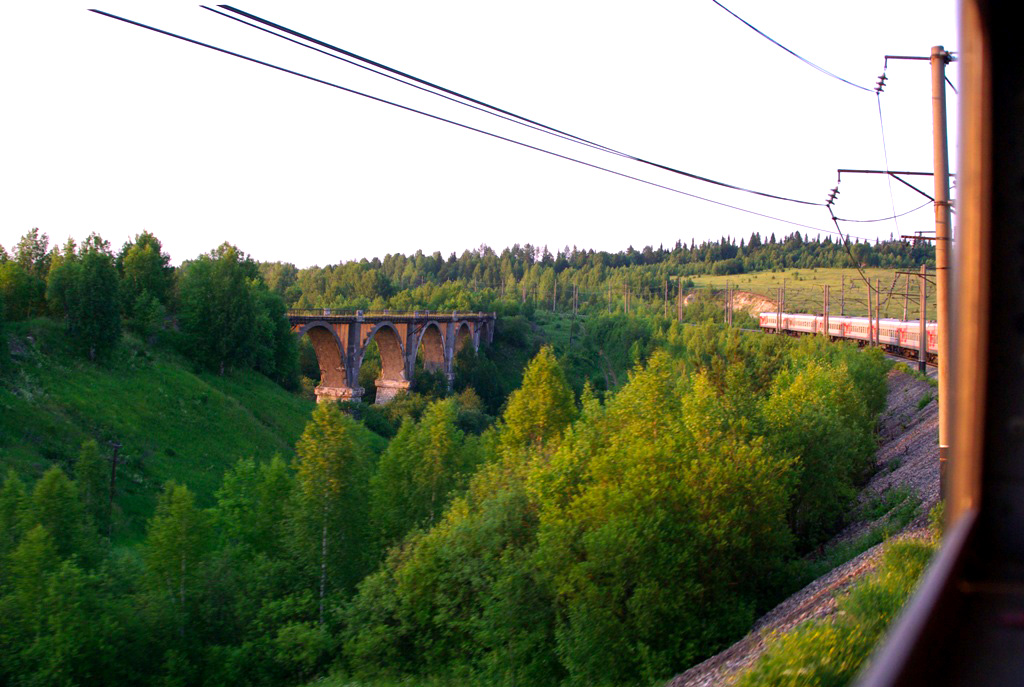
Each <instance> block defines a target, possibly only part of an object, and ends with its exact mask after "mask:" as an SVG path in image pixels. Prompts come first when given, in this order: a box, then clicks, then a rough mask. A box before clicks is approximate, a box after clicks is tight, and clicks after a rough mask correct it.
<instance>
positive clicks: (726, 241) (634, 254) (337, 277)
mask: <svg viewBox="0 0 1024 687" xmlns="http://www.w3.org/2000/svg"><path fill="white" fill-rule="evenodd" d="M928 262H934V248H932V247H931V246H929V245H926V242H924V241H920V242H910V241H905V240H895V239H892V240H887V241H878V242H876V243H867V242H855V243H852V244H850V245H848V246H847V245H845V244H844V243H842V242H839V241H833V240H832V239H831V237H827V238H825V239H823V240H822V239H820V238H815V239H813V240H811V239H806V238H804V237H803V235H802V234H801V233H800V232H799V231H797V232H793V233H792V234H790V235H789V236H786V237H785V238H783V239H782V240H776V238H775V236H774V234H773V235H771V236H770V237H769V238H768V239H766V240H762V238H761V236H760V235H759V234H757V233H754V234H752V235H751V236H750V239H749V241H748V240H744V239H741V240H740V241H739V244H737V243H736V240H735V239H734V238H731V237H725V238H722V239H721V240H719V241H705V242H704V243H701V244H700V245H697V244H696V243H694V242H691V243H690V245H689V246H687V245H686V244H685V243H683V242H681V241H680V242H677V243H676V245H675V246H674V247H673V248H671V249H666V248H664V247H658V248H653V247H651V246H647V247H645V248H644V249H643V250H635V249H634V248H632V247H630V248H627V249H626V250H625V251H620V252H618V253H608V252H604V251H594V250H580V249H577V248H575V247H573V248H569V247H568V246H567V247H565V248H564V249H562V250H559V251H557V252H556V253H554V254H552V253H551V252H550V251H549V250H548V249H547V247H543V248H541V247H537V246H532V245H529V244H527V245H524V246H520V245H519V244H516V245H514V246H512V247H511V248H506V249H504V250H502V251H501V252H500V253H498V252H495V251H494V250H492V249H491V248H489V247H487V246H481V247H480V248H478V249H476V250H472V251H470V250H467V251H464V252H463V253H462V255H460V256H456V255H455V254H454V253H452V254H451V255H449V256H448V257H447V258H444V257H443V256H442V255H441V253H439V252H435V253H433V254H432V255H425V254H424V253H422V252H420V251H417V252H416V253H414V254H413V255H408V256H407V255H402V254H389V255H387V256H385V257H384V258H383V259H380V258H374V259H372V260H367V259H363V260H359V261H352V262H347V263H341V264H336V265H328V266H325V267H310V268H306V269H299V268H296V267H295V266H294V265H292V264H290V263H279V262H274V263H262V264H261V265H260V270H261V273H262V274H263V278H264V280H265V281H266V283H267V285H268V287H269V288H270V289H271V290H273V291H275V292H277V293H278V294H280V295H281V296H282V297H283V298H284V300H285V302H286V303H288V305H289V306H290V307H298V308H319V307H332V308H362V309H378V308H391V309H396V310H398V309H413V308H417V307H418V308H425V307H429V308H430V309H434V310H453V309H471V308H477V309H486V310H500V309H501V308H502V307H503V306H502V304H519V305H523V304H524V303H529V304H531V306H534V305H535V306H536V307H540V308H557V309H559V310H566V309H570V308H572V305H573V301H574V289H576V290H577V292H578V293H582V294H583V295H582V296H581V297H577V298H576V301H577V302H582V303H584V304H587V305H589V304H593V303H600V305H601V306H602V307H605V308H607V307H608V306H609V305H610V304H611V303H613V302H615V303H620V302H621V300H620V299H622V298H623V297H624V296H623V294H624V292H625V290H626V289H629V290H631V291H632V293H633V294H634V295H640V296H642V297H645V298H648V299H653V300H658V301H660V300H661V296H662V293H663V289H664V288H665V285H666V282H671V286H672V288H673V289H675V288H676V283H677V282H678V281H679V280H681V279H684V278H686V277H691V276H696V275H702V274H712V275H721V274H742V273H745V272H754V271H762V270H781V269H788V268H815V267H850V268H852V267H854V266H863V267H888V268H897V267H905V268H915V267H918V266H919V265H921V264H922V263H928ZM672 296H673V294H672V293H670V294H669V297H670V298H671V297H672Z"/></svg>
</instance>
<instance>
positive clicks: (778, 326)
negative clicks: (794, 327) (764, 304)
mask: <svg viewBox="0 0 1024 687" xmlns="http://www.w3.org/2000/svg"><path fill="white" fill-rule="evenodd" d="M776 291H777V295H776V298H775V307H776V308H778V310H779V311H778V313H776V316H775V333H776V334H781V333H782V287H781V286H779V287H776Z"/></svg>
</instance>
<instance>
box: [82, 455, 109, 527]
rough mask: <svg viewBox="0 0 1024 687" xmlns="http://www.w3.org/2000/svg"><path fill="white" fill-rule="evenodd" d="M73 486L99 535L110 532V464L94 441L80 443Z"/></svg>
mask: <svg viewBox="0 0 1024 687" xmlns="http://www.w3.org/2000/svg"><path fill="white" fill-rule="evenodd" d="M75 484H76V485H77V486H78V494H79V496H80V497H81V500H82V505H83V507H84V509H85V512H86V514H87V515H88V516H89V518H90V519H91V520H92V522H93V523H94V524H95V526H96V529H97V530H98V531H99V532H100V533H101V534H107V533H108V532H109V530H110V517H111V512H110V506H111V504H110V464H109V461H107V460H104V458H103V455H102V454H101V453H100V447H99V444H97V443H96V440H95V439H87V440H85V441H84V442H82V447H81V448H80V449H79V451H78V457H77V459H76V460H75Z"/></svg>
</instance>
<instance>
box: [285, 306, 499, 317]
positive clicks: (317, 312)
mask: <svg viewBox="0 0 1024 687" xmlns="http://www.w3.org/2000/svg"><path fill="white" fill-rule="evenodd" d="M494 316H495V313H492V312H458V311H455V310H443V311H438V310H410V311H405V310H348V309H343V308H289V309H288V317H394V318H409V317H431V318H436V319H440V318H451V319H462V318H466V317H494Z"/></svg>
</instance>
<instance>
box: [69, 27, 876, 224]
mask: <svg viewBox="0 0 1024 687" xmlns="http://www.w3.org/2000/svg"><path fill="white" fill-rule="evenodd" d="M89 11H90V12H95V13H96V14H99V15H102V16H105V17H109V18H110V19H116V20H117V21H121V22H124V23H126V24H131V25H133V26H137V27H139V28H142V29H146V30H148V31H153V32H154V33H159V34H162V35H165V36H168V37H171V38H176V39H178V40H181V41H184V42H186V43H192V44H193V45H198V46H200V47H203V48H208V49H210V50H214V51H216V52H219V53H223V54H225V55H230V56H231V57H237V58H239V59H242V60H245V61H247V62H252V63H254V64H259V65H262V66H264V67H268V68H270V69H274V70H277V71H280V72H283V73H285V74H291V75H292V76H297V77H299V78H302V79H306V80H308V81H312V82H314V83H319V84H322V85H324V86H329V87H331V88H336V89H338V90H340V91H344V92H346V93H351V94H352V95H358V96H360V97H363V98H367V99H368V100H372V101H374V102H378V103H381V104H384V105H390V106H392V107H396V108H398V109H401V110H404V111H406V112H411V113H413V114H418V115H421V116H424V117H428V118H430V119H433V120H435V121H439V122H444V123H446V124H451V125H453V126H457V127H459V128H461V129H465V130H467V131H473V132H476V133H478V134H482V135H484V136H489V137H491V138H494V139H497V140H500V141H505V142H507V143H512V144H514V145H518V146H521V147H523V148H527V149H529V150H534V151H537V152H540V153H545V154H547V155H551V156H552V157H556V158H559V159H561V160H566V161H568V162H575V163H576V164H579V165H583V166H584V167H589V168H591V169H595V170H598V171H602V172H607V173H609V174H614V175H615V176H618V177H622V178H625V179H631V180H633V181H637V182H640V183H642V184H646V185H648V186H653V187H655V188H660V189H664V190H666V191H671V192H672V193H677V194H679V195H682V196H686V197H688V198H694V199H696V200H702V201H704V202H707V203H712V204H713V205H718V206H720V207H725V208H729V209H732V210H738V211H739V212H744V213H746V214H749V215H754V216H757V217H762V218H764V219H770V220H773V221H775V222H781V223H783V224H789V225H791V226H795V227H802V228H805V229H811V230H813V231H818V232H823V233H826V234H835V233H838V234H839V235H840V236H843V233H842V232H833V231H831V230H828V229H821V228H819V227H815V226H811V225H809V224H803V223H801V222H794V221H793V220H788V219H784V218H781V217H776V216H773V215H768V214H765V213H762V212H757V211H755V210H750V209H748V208H744V207H740V206H738V205H731V204H729V203H723V202H721V201H718V200H713V199H711V198H706V197H704V196H699V195H697V194H694V193H688V192H686V191H682V190H680V189H677V188H672V187H671V186H665V185H664V184H659V183H657V182H654V181H649V180H647V179H642V178H640V177H636V176H633V175H630V174H626V173H624V172H618V171H616V170H613V169H609V168H607V167H602V166H600V165H596V164H593V163H590V162H585V161H583V160H580V159H578V158H574V157H571V156H569V155H563V154H561V153H556V152H554V151H552V150H548V149H546V148H541V147H539V146H535V145H531V144H529V143H524V142H522V141H517V140H515V139H513V138H508V137H506V136H501V135H500V134H496V133H493V132H490V131H485V130H484V129H478V128H476V127H473V126H470V125H468V124H462V123H461V122H456V121H454V120H451V119H446V118H445V117H441V116H438V115H435V114H430V113H429V112H424V111H422V110H417V109H416V108H413V107H409V106H407V105H402V104H400V103H396V102H393V101H390V100H387V99H385V98H380V97H377V96H374V95H370V94H368V93H363V92H362V91H357V90H355V89H352V88H348V87H347V86H342V85H340V84H336V83H333V82H331V81H326V80H324V79H320V78H317V77H315V76H310V75H309V74H303V73H302V72H297V71H295V70H293V69H288V68H287V67H282V66H279V65H276V64H272V63H270V62H266V61H264V60H260V59H257V58H255V57H249V56H248V55H243V54H241V53H237V52H233V51H231V50H227V49H226V48H220V47H217V46H215V45H211V44H209V43H204V42H203V41H199V40H195V39H193V38H188V37H186V36H182V35H180V34H176V33H172V32H170V31H166V30H164V29H160V28H157V27H155V26H150V25H148V24H143V23H141V22H137V21H135V20H132V19H127V18H125V17H120V16H118V15H116V14H111V13H109V12H104V11H103V10H98V9H91V10H89ZM847 235H848V234H847ZM854 238H862V237H854Z"/></svg>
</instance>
